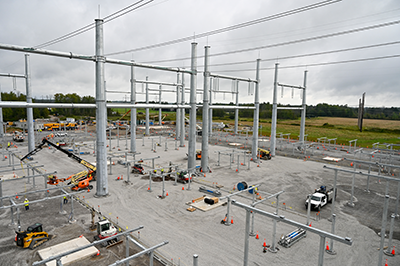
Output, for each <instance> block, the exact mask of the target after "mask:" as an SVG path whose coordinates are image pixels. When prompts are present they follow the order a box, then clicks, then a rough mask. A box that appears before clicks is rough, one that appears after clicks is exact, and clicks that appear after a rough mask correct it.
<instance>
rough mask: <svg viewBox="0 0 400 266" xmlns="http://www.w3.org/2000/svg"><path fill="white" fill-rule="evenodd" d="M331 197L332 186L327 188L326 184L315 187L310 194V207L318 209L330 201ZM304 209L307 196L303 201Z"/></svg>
mask: <svg viewBox="0 0 400 266" xmlns="http://www.w3.org/2000/svg"><path fill="white" fill-rule="evenodd" d="M332 199H333V188H331V189H329V190H327V189H326V186H321V187H320V188H318V189H316V190H315V192H314V194H312V195H311V209H315V210H317V211H320V210H321V208H322V207H324V206H325V205H326V204H328V203H331V202H332ZM304 204H305V206H306V209H307V208H308V197H307V199H306V202H305V203H304Z"/></svg>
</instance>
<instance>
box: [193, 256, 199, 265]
mask: <svg viewBox="0 0 400 266" xmlns="http://www.w3.org/2000/svg"><path fill="white" fill-rule="evenodd" d="M193 266H199V255H197V254H194V255H193Z"/></svg>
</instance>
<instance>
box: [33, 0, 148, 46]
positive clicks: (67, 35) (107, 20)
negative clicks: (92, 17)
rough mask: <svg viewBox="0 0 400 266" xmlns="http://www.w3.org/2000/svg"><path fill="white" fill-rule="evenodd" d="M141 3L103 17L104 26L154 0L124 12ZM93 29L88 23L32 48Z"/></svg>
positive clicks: (63, 39)
mask: <svg viewBox="0 0 400 266" xmlns="http://www.w3.org/2000/svg"><path fill="white" fill-rule="evenodd" d="M143 1H145V0H140V1H137V2H136V3H134V4H131V5H129V6H127V7H125V8H123V9H120V10H119V11H117V12H114V13H112V14H110V15H108V16H106V17H104V18H103V20H104V24H105V23H107V22H110V21H112V20H114V19H116V18H119V17H121V16H123V15H125V14H127V13H129V12H132V11H134V10H137V9H138V8H140V7H142V6H144V5H147V4H149V3H151V2H153V1H154V0H149V1H148V2H146V3H143V4H141V5H139V6H136V7H134V8H132V9H131V10H128V11H125V10H127V9H129V8H131V7H133V6H135V5H138V4H140V3H141V2H143ZM123 11H125V12H124V13H122V14H119V13H121V12H123ZM113 16H115V17H113ZM95 27H96V26H95V23H90V24H88V25H86V26H84V27H82V28H79V29H77V30H75V31H73V32H70V33H68V34H65V35H63V36H61V37H58V38H56V39H53V40H51V41H48V42H45V43H42V44H39V45H36V46H34V47H33V48H35V49H40V48H44V47H46V46H50V45H53V44H56V43H59V42H62V41H65V40H67V39H70V38H72V37H75V36H77V35H80V34H82V33H84V32H87V31H89V30H91V29H93V28H95Z"/></svg>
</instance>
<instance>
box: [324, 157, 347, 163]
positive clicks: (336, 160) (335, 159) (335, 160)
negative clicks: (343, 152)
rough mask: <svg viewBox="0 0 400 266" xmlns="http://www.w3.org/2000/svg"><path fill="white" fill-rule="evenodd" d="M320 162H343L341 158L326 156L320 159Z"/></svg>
mask: <svg viewBox="0 0 400 266" xmlns="http://www.w3.org/2000/svg"><path fill="white" fill-rule="evenodd" d="M322 160H325V161H330V162H340V161H342V160H343V158H335V157H330V156H326V157H324V158H322Z"/></svg>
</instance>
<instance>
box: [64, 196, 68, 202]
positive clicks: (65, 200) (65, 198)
mask: <svg viewBox="0 0 400 266" xmlns="http://www.w3.org/2000/svg"><path fill="white" fill-rule="evenodd" d="M67 203H68V198H67V197H66V196H64V204H67Z"/></svg>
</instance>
